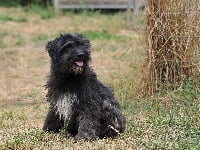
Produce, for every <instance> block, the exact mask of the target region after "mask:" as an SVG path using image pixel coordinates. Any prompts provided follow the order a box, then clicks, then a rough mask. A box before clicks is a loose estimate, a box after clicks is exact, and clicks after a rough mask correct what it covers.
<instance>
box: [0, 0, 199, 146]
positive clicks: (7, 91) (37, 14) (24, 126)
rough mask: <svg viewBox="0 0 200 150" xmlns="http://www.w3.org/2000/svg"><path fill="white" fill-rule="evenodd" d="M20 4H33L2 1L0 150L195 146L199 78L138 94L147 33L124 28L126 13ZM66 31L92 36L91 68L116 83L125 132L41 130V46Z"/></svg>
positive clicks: (45, 65)
mask: <svg viewBox="0 0 200 150" xmlns="http://www.w3.org/2000/svg"><path fill="white" fill-rule="evenodd" d="M23 2H31V1H22V0H18V1H17V0H16V1H12V2H10V1H1V2H0V108H1V109H0V150H1V149H124V150H127V149H199V148H200V142H199V141H200V83H198V82H193V81H192V80H189V81H187V82H186V84H185V85H183V87H182V88H181V89H177V90H174V91H167V90H163V91H161V92H159V93H157V94H154V95H152V96H149V95H145V94H143V95H142V94H140V90H141V89H142V88H143V85H142V84H141V79H142V76H143V73H142V70H143V63H144V59H145V57H146V49H145V38H143V34H144V33H143V31H140V30H137V31H135V30H129V29H127V26H126V13H125V12H115V13H113V12H109V13H101V12H97V11H85V10H82V11H78V12H77V11H76V12H74V11H62V12H59V13H55V12H54V10H53V8H52V6H50V5H45V4H46V2H47V1H44V2H43V1H41V2H42V3H44V5H41V3H37V4H36V3H29V5H26V4H27V3H26V4H24V3H23ZM37 2H40V1H37ZM38 4H40V6H39V5H38ZM22 5H26V6H22ZM141 23H143V21H141ZM63 32H81V33H83V34H84V35H86V36H87V37H88V38H89V39H90V40H91V43H92V58H93V61H92V62H91V66H92V67H93V68H94V70H95V71H96V72H97V74H98V77H99V79H100V80H101V81H102V82H104V83H105V84H107V85H109V86H111V87H113V88H114V92H115V96H116V97H117V99H118V100H119V102H120V104H121V106H122V109H123V111H124V114H125V116H126V118H127V129H126V131H125V133H124V134H122V135H120V136H119V137H117V138H116V139H101V140H96V141H88V142H86V141H78V142H75V141H74V140H73V139H71V138H70V139H66V137H65V134H64V132H61V133H59V134H50V133H45V132H43V131H42V130H41V128H42V125H43V122H44V119H45V116H46V113H47V109H48V103H47V102H46V100H45V95H46V91H45V89H44V85H45V83H46V79H47V76H48V72H49V63H50V62H49V57H48V54H47V52H46V51H45V44H46V42H47V41H48V40H51V39H53V38H55V37H56V36H58V35H59V34H60V33H63Z"/></svg>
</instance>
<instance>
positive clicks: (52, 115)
mask: <svg viewBox="0 0 200 150" xmlns="http://www.w3.org/2000/svg"><path fill="white" fill-rule="evenodd" d="M63 126H64V123H63V121H62V120H60V118H59V116H58V114H57V113H56V112H55V110H54V109H53V108H50V110H49V112H48V114H47V117H46V120H45V122H44V126H43V130H44V131H49V132H59V131H60V129H61V128H62V127H63Z"/></svg>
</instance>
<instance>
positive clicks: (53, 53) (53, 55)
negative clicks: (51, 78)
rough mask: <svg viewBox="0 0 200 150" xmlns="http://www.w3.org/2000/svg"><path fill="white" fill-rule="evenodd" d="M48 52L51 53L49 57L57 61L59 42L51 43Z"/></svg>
mask: <svg viewBox="0 0 200 150" xmlns="http://www.w3.org/2000/svg"><path fill="white" fill-rule="evenodd" d="M46 50H47V51H48V53H49V56H50V57H51V58H52V60H54V61H55V60H56V51H57V40H53V41H49V42H47V44H46Z"/></svg>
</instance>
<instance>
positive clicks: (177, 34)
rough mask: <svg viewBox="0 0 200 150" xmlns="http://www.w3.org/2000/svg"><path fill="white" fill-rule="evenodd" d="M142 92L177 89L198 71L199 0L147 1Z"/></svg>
mask: <svg viewBox="0 0 200 150" xmlns="http://www.w3.org/2000/svg"><path fill="white" fill-rule="evenodd" d="M148 6H149V8H148V9H147V43H148V53H147V61H146V64H145V66H146V68H147V71H146V73H145V77H144V85H145V88H144V90H145V92H148V93H149V94H153V93H154V92H158V91H160V90H162V89H163V88H167V89H168V88H170V89H176V88H177V87H180V86H181V85H182V84H183V83H184V82H185V81H186V80H188V79H189V78H196V77H197V76H198V75H199V73H200V70H199V62H200V60H199V53H200V50H199V48H200V1H199V0H176V1H174V0H149V1H148Z"/></svg>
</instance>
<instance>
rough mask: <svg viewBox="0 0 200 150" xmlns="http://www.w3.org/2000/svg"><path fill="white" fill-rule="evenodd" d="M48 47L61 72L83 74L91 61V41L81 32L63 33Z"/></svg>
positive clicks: (54, 63)
mask: <svg viewBox="0 0 200 150" xmlns="http://www.w3.org/2000/svg"><path fill="white" fill-rule="evenodd" d="M46 49H47V51H48V53H49V56H50V57H51V60H52V65H55V66H56V70H57V71H59V72H60V73H67V74H74V75H77V74H81V73H82V72H83V70H84V69H85V68H86V67H87V65H88V62H89V61H90V41H89V40H88V39H87V38H86V37H85V36H83V35H81V34H79V33H74V34H61V35H60V36H59V37H57V38H56V39H54V40H52V41H49V42H48V43H47V45H46Z"/></svg>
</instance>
